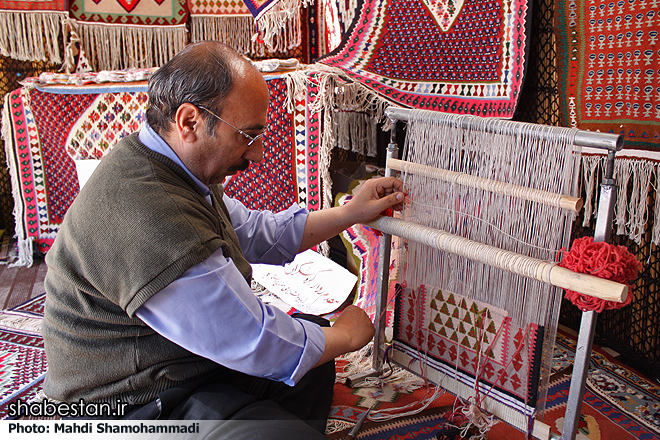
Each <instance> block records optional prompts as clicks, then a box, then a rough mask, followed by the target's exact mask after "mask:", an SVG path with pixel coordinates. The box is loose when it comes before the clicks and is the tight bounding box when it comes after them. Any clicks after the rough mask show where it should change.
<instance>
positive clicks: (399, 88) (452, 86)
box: [320, 0, 527, 118]
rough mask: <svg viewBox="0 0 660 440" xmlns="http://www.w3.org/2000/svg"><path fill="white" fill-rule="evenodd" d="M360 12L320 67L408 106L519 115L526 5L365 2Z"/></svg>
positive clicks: (503, 1)
mask: <svg viewBox="0 0 660 440" xmlns="http://www.w3.org/2000/svg"><path fill="white" fill-rule="evenodd" d="M358 11H359V14H358V16H357V17H356V19H355V20H354V21H353V24H352V26H351V28H350V29H349V30H348V32H347V34H346V35H345V37H344V40H343V42H342V44H341V46H340V47H339V48H338V49H337V50H335V51H334V52H332V53H331V54H329V55H328V56H326V57H323V58H322V59H321V60H320V62H321V63H323V64H326V65H328V66H331V67H335V68H339V69H341V71H343V72H344V73H345V74H346V75H348V76H349V77H350V78H352V79H354V80H355V81H357V82H359V83H361V84H363V85H365V86H367V87H369V88H371V89H373V90H374V91H376V92H378V93H379V94H380V95H381V96H382V97H383V98H384V99H385V100H387V101H390V102H393V103H396V104H398V105H401V106H404V107H411V108H422V109H428V110H439V111H444V112H449V113H467V114H475V115H479V116H496V117H500V118H510V117H512V116H513V114H514V112H515V109H516V103H517V100H518V94H519V93H520V88H521V84H522V80H523V74H524V71H525V44H526V38H525V33H526V30H527V22H526V14H527V1H526V0H495V1H490V0H488V1H487V0H461V1H456V2H453V1H450V2H445V1H440V0H424V1H413V0H362V1H361V2H360V3H359V5H358Z"/></svg>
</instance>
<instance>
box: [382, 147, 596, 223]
mask: <svg viewBox="0 0 660 440" xmlns="http://www.w3.org/2000/svg"><path fill="white" fill-rule="evenodd" d="M387 167H388V168H391V169H393V170H397V171H401V172H404V173H410V174H415V175H417V176H424V177H430V178H433V179H438V180H444V181H446V182H454V183H456V184H459V185H463V186H469V187H472V188H479V189H483V190H486V191H490V192H495V193H498V194H504V195H509V196H513V197H517V198H520V199H524V200H530V201H533V202H538V203H544V204H546V205H552V206H559V207H560V208H563V209H569V210H571V211H574V212H579V211H580V210H581V209H582V206H583V205H584V201H583V200H582V199H581V198H578V197H571V196H566V195H563V194H554V193H551V192H548V191H543V190H539V189H534V188H527V187H525V186H520V185H514V184H511V183H506V182H499V181H497V180H490V179H485V178H483V177H478V176H472V175H470V174H466V173H459V172H456V171H449V170H445V169H441V168H434V167H430V166H427V165H422V164H418V163H414V162H406V161H403V160H400V159H388V160H387Z"/></svg>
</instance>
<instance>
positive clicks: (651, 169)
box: [555, 0, 660, 245]
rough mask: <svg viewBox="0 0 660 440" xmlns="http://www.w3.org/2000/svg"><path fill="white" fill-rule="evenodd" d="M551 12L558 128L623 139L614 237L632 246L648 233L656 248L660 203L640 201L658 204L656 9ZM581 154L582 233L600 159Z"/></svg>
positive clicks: (578, 7) (625, 5)
mask: <svg viewBox="0 0 660 440" xmlns="http://www.w3.org/2000/svg"><path fill="white" fill-rule="evenodd" d="M556 7H557V9H556V11H555V14H556V22H557V41H558V45H557V49H558V61H559V63H558V72H559V92H560V97H561V99H560V106H561V110H562V125H565V126H572V127H578V128H580V129H587V130H594V131H602V132H611V133H616V134H621V135H623V136H625V145H624V149H623V150H622V151H621V152H619V153H618V154H617V158H618V159H619V160H618V161H617V163H616V164H615V177H616V179H617V181H618V183H619V187H620V190H619V192H618V201H617V205H616V207H615V211H616V212H615V220H614V222H615V225H616V233H617V234H618V235H626V236H628V237H629V238H630V239H632V240H633V241H635V242H636V243H638V244H639V243H640V242H641V240H642V237H643V236H644V235H645V234H646V232H647V231H649V232H650V241H651V242H652V243H653V244H655V245H658V244H660V203H656V204H655V206H651V207H649V206H648V203H647V200H648V195H649V193H650V191H653V192H655V193H656V197H655V200H658V197H657V185H655V186H654V185H653V184H652V181H654V180H655V181H657V176H658V163H659V161H660V150H659V149H658V147H660V50H658V44H660V40H659V39H658V38H659V36H658V29H660V5H659V4H658V3H657V2H653V1H647V0H630V1H625V2H609V3H605V2H601V3H599V4H592V3H589V2H585V1H583V0H573V1H569V2H558V3H557V5H556ZM584 153H585V156H584V159H583V161H584V164H583V170H584V177H583V178H584V181H585V188H586V190H587V195H588V196H590V197H589V199H588V200H587V201H588V202H589V203H588V204H586V205H585V208H586V211H585V218H584V225H585V226H588V225H589V224H590V222H591V221H592V220H593V217H594V216H595V213H594V210H593V202H594V198H593V197H592V196H593V194H594V193H595V190H596V187H595V185H597V184H598V181H597V179H595V176H596V175H597V173H595V171H597V170H599V169H602V167H603V166H604V164H605V161H606V158H605V157H603V156H602V155H598V154H597V152H596V151H593V150H590V149H585V150H584ZM649 211H652V214H651V212H649ZM650 219H652V220H650ZM649 221H651V222H652V224H648V225H647V223H648V222H649Z"/></svg>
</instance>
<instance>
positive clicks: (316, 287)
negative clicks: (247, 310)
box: [252, 250, 357, 315]
mask: <svg viewBox="0 0 660 440" xmlns="http://www.w3.org/2000/svg"><path fill="white" fill-rule="evenodd" d="M252 278H253V279H254V280H255V281H256V282H258V283H259V284H261V285H262V286H264V287H265V288H266V289H268V290H269V291H270V292H271V293H273V294H275V295H277V296H278V297H279V298H280V299H281V300H282V301H283V302H284V303H286V304H288V305H290V306H291V307H293V308H295V309H297V310H298V311H300V312H303V313H309V314H313V315H323V314H326V313H330V312H333V311H335V310H336V309H337V308H338V307H339V306H341V305H342V304H343V302H344V301H345V300H346V298H348V296H349V295H350V294H351V292H352V290H353V288H354V287H355V283H356V282H357V276H356V275H354V274H352V273H351V272H349V271H348V270H346V269H345V268H343V267H341V266H340V265H338V264H337V263H335V262H334V261H332V260H330V259H329V258H326V257H324V256H322V255H319V254H318V253H316V252H314V251H312V250H307V251H305V252H302V253H300V254H298V255H297V256H296V258H295V259H294V260H293V261H292V262H291V263H288V264H286V265H284V266H273V265H269V264H253V265H252Z"/></svg>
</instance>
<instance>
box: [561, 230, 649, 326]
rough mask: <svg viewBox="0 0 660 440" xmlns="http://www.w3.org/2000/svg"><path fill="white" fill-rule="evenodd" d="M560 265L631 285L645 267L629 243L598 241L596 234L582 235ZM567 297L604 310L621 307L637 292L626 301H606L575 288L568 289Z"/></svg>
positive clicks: (585, 306) (582, 305) (588, 307)
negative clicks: (593, 235) (630, 249)
mask: <svg viewBox="0 0 660 440" xmlns="http://www.w3.org/2000/svg"><path fill="white" fill-rule="evenodd" d="M559 265H560V266H561V267H565V268H566V269H570V270H572V271H573V272H578V273H586V274H589V275H593V276H596V277H599V278H603V279H607V280H610V281H616V282H618V283H622V284H625V285H627V286H628V289H630V283H631V282H632V281H634V280H635V279H636V278H637V275H638V274H639V271H641V270H642V264H641V263H640V262H639V261H638V260H637V258H635V256H634V255H633V254H631V253H630V251H628V249H627V248H626V247H625V246H617V245H613V244H610V243H606V242H594V239H593V237H582V238H578V239H576V240H575V241H573V244H572V246H571V250H570V252H567V253H565V255H564V258H563V260H562V261H561V263H559ZM565 297H566V299H568V300H570V301H571V302H572V303H573V304H574V305H575V306H577V307H578V308H580V310H582V311H596V312H598V313H600V312H602V311H603V310H612V309H619V308H621V307H624V306H626V305H628V304H630V302H631V301H632V297H633V295H628V298H626V300H625V301H624V302H622V303H619V302H615V301H606V300H603V299H600V298H595V297H593V296H588V295H583V294H580V293H577V292H574V291H572V290H567V291H566V295H565Z"/></svg>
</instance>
